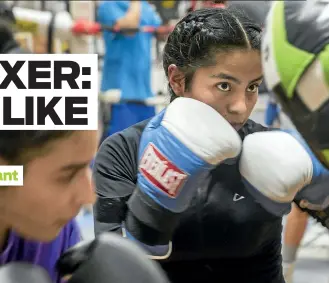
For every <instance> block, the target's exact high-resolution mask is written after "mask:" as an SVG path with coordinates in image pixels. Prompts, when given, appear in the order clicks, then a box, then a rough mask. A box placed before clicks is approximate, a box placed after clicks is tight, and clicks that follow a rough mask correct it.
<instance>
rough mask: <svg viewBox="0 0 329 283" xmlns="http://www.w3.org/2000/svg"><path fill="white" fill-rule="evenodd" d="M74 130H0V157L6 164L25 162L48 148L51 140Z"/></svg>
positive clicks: (68, 134) (66, 135) (62, 136)
mask: <svg viewBox="0 0 329 283" xmlns="http://www.w3.org/2000/svg"><path fill="white" fill-rule="evenodd" d="M72 133H74V131H45V130H43V131H41V130H40V131H35V130H31V131H14V130H13V131H1V130H0V158H1V159H4V160H5V161H6V162H8V164H12V165H21V164H26V163H27V162H29V161H30V160H31V159H33V158H34V157H36V156H40V155H42V154H44V153H45V152H46V151H47V150H49V146H50V145H51V144H52V142H54V141H56V140H59V139H61V138H65V137H68V136H70V135H71V134H72Z"/></svg>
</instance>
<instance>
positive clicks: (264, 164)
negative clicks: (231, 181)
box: [240, 130, 329, 216]
mask: <svg viewBox="0 0 329 283" xmlns="http://www.w3.org/2000/svg"><path fill="white" fill-rule="evenodd" d="M240 173H241V175H242V177H243V182H244V183H245V185H246V187H247V190H248V191H249V193H250V194H251V195H252V196H253V197H254V198H255V200H256V201H257V202H259V203H260V205H262V206H263V207H264V208H265V209H266V210H267V211H269V212H270V213H272V214H274V215H276V216H283V215H285V214H288V213H289V212H290V210H291V202H292V201H293V200H294V198H295V197H296V195H297V194H303V195H305V196H307V197H310V196H312V194H313V196H314V193H312V191H311V187H307V186H308V185H310V184H312V183H313V182H316V181H317V180H319V179H320V178H323V177H325V176H328V170H327V169H325V168H324V167H323V166H322V164H321V163H320V161H319V160H318V159H317V158H316V157H315V156H314V154H313V153H312V151H311V150H310V148H309V147H308V145H307V144H306V142H305V141H304V140H303V139H302V137H301V136H300V135H299V134H298V133H296V132H292V131H280V130H278V131H268V132H258V133H254V134H251V135H248V136H247V137H246V138H245V140H244V141H243V149H242V154H241V160H240ZM321 194H322V198H323V197H324V195H325V194H326V195H327V196H328V195H329V186H328V190H327V193H325V194H324V193H323V192H321Z"/></svg>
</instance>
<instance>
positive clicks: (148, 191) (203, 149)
mask: <svg viewBox="0 0 329 283" xmlns="http://www.w3.org/2000/svg"><path fill="white" fill-rule="evenodd" d="M241 143H242V142H241V139H240V137H239V135H238V134H237V132H236V131H235V130H234V128H233V127H232V126H231V125H230V124H229V123H228V122H227V121H226V120H225V119H224V118H223V117H222V116H221V115H220V114H219V113H218V112H217V111H215V110H214V109H213V108H212V107H210V106H208V105H206V104H204V103H202V102H200V101H197V100H194V99H191V98H177V99H175V100H174V101H173V102H172V103H170V105H169V106H168V107H167V108H166V109H165V110H164V111H162V112H161V113H160V114H158V115H157V116H155V117H154V118H153V119H152V120H151V121H150V122H149V124H148V125H147V127H146V128H145V129H144V131H143V134H142V137H141V141H140V145H139V172H138V180H137V189H136V190H135V192H134V194H133V195H132V196H131V198H130V200H129V202H128V207H129V209H130V212H131V213H132V214H133V217H134V218H137V219H138V221H140V222H141V223H143V224H144V225H145V226H147V227H152V228H153V229H155V230H157V231H159V232H160V233H167V235H166V237H167V239H169V238H170V237H171V233H172V232H173V229H174V228H175V226H176V224H177V219H178V218H179V216H180V214H181V213H182V212H183V211H184V210H186V209H187V208H188V206H189V205H190V202H191V199H192V198H193V196H194V195H195V193H196V189H197V186H195V182H196V181H197V180H198V179H199V178H200V176H201V175H203V174H208V173H209V171H210V170H211V169H213V168H214V167H215V166H216V165H218V164H219V163H221V162H222V161H224V160H226V159H228V158H234V157H236V156H237V155H239V153H240V150H241ZM133 222H134V224H131V222H129V221H128V220H127V221H126V224H127V225H129V223H130V227H131V228H130V229H134V230H135V229H136V226H138V225H137V224H136V223H135V222H136V221H135V220H134V221H133ZM140 226H141V224H140ZM139 230H141V229H139ZM144 230H145V229H144ZM128 231H129V232H128ZM127 232H128V233H127V235H129V234H135V235H133V236H134V237H138V238H139V240H140V241H141V242H144V243H145V241H146V240H145V241H143V236H141V235H140V234H141V233H142V232H140V231H139V233H138V234H139V235H136V234H137V233H136V232H135V233H132V231H131V230H129V227H127ZM149 234H150V233H149ZM167 243H168V242H167ZM154 245H155V244H154Z"/></svg>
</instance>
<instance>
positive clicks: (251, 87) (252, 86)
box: [247, 84, 259, 92]
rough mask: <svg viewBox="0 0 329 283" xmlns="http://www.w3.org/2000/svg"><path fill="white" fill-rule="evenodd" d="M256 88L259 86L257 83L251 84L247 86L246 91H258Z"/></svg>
mask: <svg viewBox="0 0 329 283" xmlns="http://www.w3.org/2000/svg"><path fill="white" fill-rule="evenodd" d="M258 88H259V85H258V84H253V85H250V86H249V87H248V88H247V91H248V92H257V91H258Z"/></svg>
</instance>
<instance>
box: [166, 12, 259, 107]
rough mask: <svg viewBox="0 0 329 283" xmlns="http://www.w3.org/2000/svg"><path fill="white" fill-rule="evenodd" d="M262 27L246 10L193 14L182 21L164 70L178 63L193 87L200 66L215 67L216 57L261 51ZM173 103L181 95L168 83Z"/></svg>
mask: <svg viewBox="0 0 329 283" xmlns="http://www.w3.org/2000/svg"><path fill="white" fill-rule="evenodd" d="M260 46H261V28H260V27H259V26H258V25H257V24H256V23H254V22H252V21H251V20H250V19H249V18H248V17H247V16H246V15H245V14H244V13H243V12H242V11H239V10H236V9H230V8H226V9H225V8H224V9H222V8H205V9H200V10H196V11H194V12H191V13H189V14H188V15H187V16H186V17H184V18H183V19H182V20H180V21H179V22H178V24H177V25H176V27H175V29H174V30H173V31H172V33H171V34H170V35H169V37H168V40H167V43H166V45H165V47H164V54H163V68H164V71H165V74H166V76H167V78H168V67H169V66H170V65H171V64H175V65H176V66H177V67H178V68H179V70H180V71H182V72H183V73H184V75H185V87H186V89H188V88H189V87H190V85H191V81H192V79H193V75H194V72H195V70H196V69H197V68H199V67H205V66H211V65H215V64H216V62H215V58H216V57H215V54H216V53H217V52H220V51H229V50H234V49H255V50H260ZM168 88H169V92H170V95H171V101H172V100H173V99H175V98H176V97H177V96H176V94H175V93H174V91H173V89H172V88H171V86H170V83H169V84H168Z"/></svg>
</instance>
